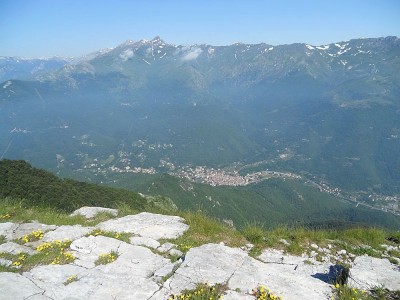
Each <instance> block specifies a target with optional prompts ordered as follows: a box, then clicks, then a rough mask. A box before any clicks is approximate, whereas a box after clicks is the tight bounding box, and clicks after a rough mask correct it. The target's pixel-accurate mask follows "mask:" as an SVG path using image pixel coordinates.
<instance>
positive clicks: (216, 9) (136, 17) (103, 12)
mask: <svg viewBox="0 0 400 300" xmlns="http://www.w3.org/2000/svg"><path fill="white" fill-rule="evenodd" d="M157 35H159V36H161V38H163V39H164V40H165V41H166V42H168V43H171V44H183V45H188V44H202V43H206V44H211V45H228V44H233V43H235V42H244V43H259V42H265V43H268V44H272V45H277V44H290V43H295V42H305V43H309V44H312V45H322V44H325V43H331V42H337V41H343V40H348V39H352V38H360V37H381V36H388V35H396V36H400V1H399V0H357V1H356V0H330V1H326V0H308V1H306V0H286V1H285V0H276V1H268V0H264V1H263V0H255V1H252V0H243V1H236V0H196V1H190V0H186V1H178V0H143V1H142V0H137V1H135V0H132V1H129V0H126V1H123V0H112V1H109V0H0V56H24V57H40V56H53V55H60V56H78V55H83V54H87V53H90V52H93V51H95V50H99V49H102V48H108V47H115V46H117V45H118V44H120V43H122V42H124V41H125V40H128V39H132V40H140V39H151V38H153V37H155V36H157Z"/></svg>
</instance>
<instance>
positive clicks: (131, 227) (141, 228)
mask: <svg viewBox="0 0 400 300" xmlns="http://www.w3.org/2000/svg"><path fill="white" fill-rule="evenodd" d="M183 222H184V219H183V218H181V217H178V216H165V215H160V214H152V213H147V212H143V213H140V214H136V215H129V216H125V217H122V218H117V219H112V220H108V221H105V222H102V223H100V224H98V225H97V227H98V228H100V229H101V230H105V231H115V232H128V233H134V234H137V235H140V236H142V237H148V238H152V239H154V240H159V239H174V238H177V237H179V236H181V235H182V234H183V233H184V232H185V231H186V230H187V229H188V228H189V226H188V225H186V224H184V223H183Z"/></svg>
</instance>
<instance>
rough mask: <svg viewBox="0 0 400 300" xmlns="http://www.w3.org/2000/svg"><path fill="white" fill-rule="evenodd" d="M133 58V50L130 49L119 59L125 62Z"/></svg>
mask: <svg viewBox="0 0 400 300" xmlns="http://www.w3.org/2000/svg"><path fill="white" fill-rule="evenodd" d="M132 56H133V50H132V49H128V50H125V51H123V52H122V53H121V54H120V55H119V57H120V58H121V59H122V60H123V61H127V60H128V59H129V58H131V57H132Z"/></svg>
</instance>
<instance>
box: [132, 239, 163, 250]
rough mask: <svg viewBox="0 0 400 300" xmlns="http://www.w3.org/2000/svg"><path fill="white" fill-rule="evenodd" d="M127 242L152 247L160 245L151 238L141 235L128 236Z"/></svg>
mask: <svg viewBox="0 0 400 300" xmlns="http://www.w3.org/2000/svg"><path fill="white" fill-rule="evenodd" d="M129 242H130V243H131V244H132V245H136V246H145V247H149V248H152V249H157V248H158V247H160V243H159V242H158V241H156V240H154V239H152V238H147V237H142V236H133V237H131V238H130V240H129Z"/></svg>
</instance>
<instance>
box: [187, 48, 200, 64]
mask: <svg viewBox="0 0 400 300" xmlns="http://www.w3.org/2000/svg"><path fill="white" fill-rule="evenodd" d="M202 52H203V50H202V49H201V48H199V47H195V48H189V51H188V52H186V54H185V55H184V56H183V57H182V60H183V61H188V60H193V59H196V58H197V57H199V55H200V54H201V53H202Z"/></svg>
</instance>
